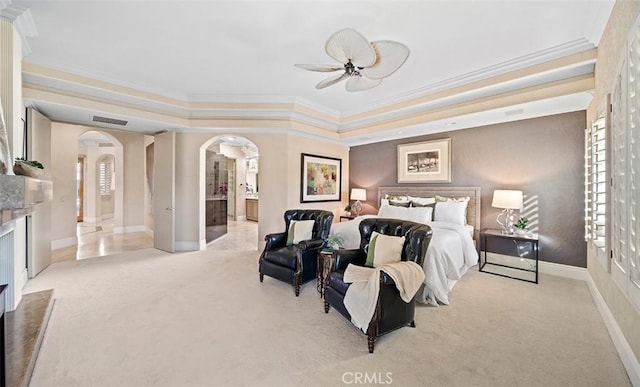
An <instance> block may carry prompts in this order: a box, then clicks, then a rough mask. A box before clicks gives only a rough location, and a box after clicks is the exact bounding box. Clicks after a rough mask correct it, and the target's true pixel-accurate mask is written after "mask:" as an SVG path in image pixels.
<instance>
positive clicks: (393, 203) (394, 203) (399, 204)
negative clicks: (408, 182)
mask: <svg viewBox="0 0 640 387" xmlns="http://www.w3.org/2000/svg"><path fill="white" fill-rule="evenodd" d="M389 205H390V206H396V207H410V206H411V202H399V201H396V200H389Z"/></svg>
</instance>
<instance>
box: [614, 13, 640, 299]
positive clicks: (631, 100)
mask: <svg viewBox="0 0 640 387" xmlns="http://www.w3.org/2000/svg"><path fill="white" fill-rule="evenodd" d="M639 20H640V19H639ZM611 104H612V108H611V136H612V137H611V145H612V149H611V151H612V154H611V156H612V165H611V167H612V171H611V175H612V178H613V187H612V191H611V193H612V197H611V257H612V263H611V276H612V278H613V280H614V282H615V283H616V284H617V285H618V286H619V287H620V289H621V290H622V291H623V292H624V293H625V294H626V295H627V296H628V297H629V299H630V300H631V302H632V303H633V304H634V305H635V306H636V307H638V308H640V203H639V199H638V198H639V197H640V176H639V174H640V133H639V126H640V23H639V21H638V20H636V23H635V25H634V27H633V28H632V30H631V34H630V35H629V38H628V40H627V55H626V58H624V61H623V63H622V66H621V70H620V72H619V75H618V77H617V80H616V85H615V90H614V92H613V96H612V100H611Z"/></svg>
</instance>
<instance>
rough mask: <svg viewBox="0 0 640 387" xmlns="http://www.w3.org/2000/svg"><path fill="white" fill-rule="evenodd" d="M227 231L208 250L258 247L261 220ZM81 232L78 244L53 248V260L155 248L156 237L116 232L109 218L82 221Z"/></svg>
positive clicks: (238, 223) (231, 225)
mask: <svg viewBox="0 0 640 387" xmlns="http://www.w3.org/2000/svg"><path fill="white" fill-rule="evenodd" d="M227 230H228V231H227V234H226V235H223V236H222V237H220V238H218V239H216V240H214V241H212V242H210V243H209V244H207V249H210V250H257V246H258V223H257V222H248V221H232V220H230V221H229V223H228V225H227ZM77 235H78V245H77V246H69V247H65V248H62V249H58V250H53V251H52V254H51V260H52V262H61V261H68V260H76V259H85V258H93V257H102V256H105V255H110V254H117V253H121V252H124V251H134V250H140V249H145V248H149V247H153V238H152V237H150V236H149V235H147V234H146V233H144V232H132V233H126V234H114V233H113V222H111V221H105V222H103V223H102V225H101V226H99V227H96V225H95V224H89V223H78V232H77Z"/></svg>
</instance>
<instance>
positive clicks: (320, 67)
mask: <svg viewBox="0 0 640 387" xmlns="http://www.w3.org/2000/svg"><path fill="white" fill-rule="evenodd" d="M294 66H296V67H299V68H301V69H305V70H309V71H319V72H322V73H329V72H331V71H338V70H344V66H336V65H327V64H295V65H294Z"/></svg>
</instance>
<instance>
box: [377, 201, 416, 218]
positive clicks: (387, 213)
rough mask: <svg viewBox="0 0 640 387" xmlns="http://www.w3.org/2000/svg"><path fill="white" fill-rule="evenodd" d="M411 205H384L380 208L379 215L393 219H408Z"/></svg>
mask: <svg viewBox="0 0 640 387" xmlns="http://www.w3.org/2000/svg"><path fill="white" fill-rule="evenodd" d="M408 211H409V207H398V206H391V205H389V204H386V205H382V206H381V207H380V210H378V216H379V217H381V218H391V219H401V220H404V219H407V216H408Z"/></svg>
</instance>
